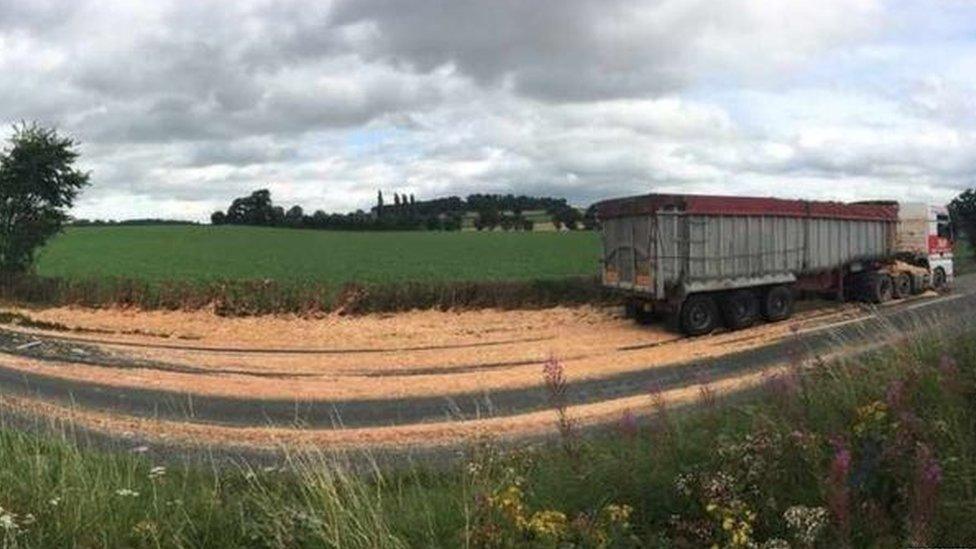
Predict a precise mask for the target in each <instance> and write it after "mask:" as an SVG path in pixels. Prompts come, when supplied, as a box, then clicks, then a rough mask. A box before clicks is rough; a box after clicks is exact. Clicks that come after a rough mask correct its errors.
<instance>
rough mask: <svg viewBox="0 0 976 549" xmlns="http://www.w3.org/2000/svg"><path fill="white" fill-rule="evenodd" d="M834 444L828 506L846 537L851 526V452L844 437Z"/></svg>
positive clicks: (828, 485) (828, 481)
mask: <svg viewBox="0 0 976 549" xmlns="http://www.w3.org/2000/svg"><path fill="white" fill-rule="evenodd" d="M833 444H834V457H833V459H832V460H831V463H830V472H829V474H828V477H827V490H828V495H827V507H828V508H829V509H830V513H831V515H833V517H834V520H835V521H837V524H838V526H839V528H840V531H841V533H842V534H843V535H844V536H845V538H846V536H847V533H848V532H849V528H850V489H849V488H848V486H847V482H848V478H849V477H850V474H851V452H850V450H848V449H847V445H846V444H845V443H844V441H843V440H842V439H839V438H838V439H835V440H834V441H833Z"/></svg>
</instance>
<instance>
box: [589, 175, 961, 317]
mask: <svg viewBox="0 0 976 549" xmlns="http://www.w3.org/2000/svg"><path fill="white" fill-rule="evenodd" d="M597 216H598V219H599V220H600V223H601V225H602V240H603V258H602V261H601V263H602V269H601V277H602V283H603V285H604V286H606V287H609V288H613V289H614V290H616V291H619V292H621V293H623V294H624V295H625V298H626V303H627V305H626V306H627V311H628V313H629V314H631V315H633V316H634V317H635V318H637V319H638V321H642V322H643V321H646V320H649V319H650V318H652V316H653V315H655V314H657V313H662V312H663V313H667V314H670V315H671V317H672V318H673V319H674V320H675V321H676V324H677V327H678V328H679V329H680V330H681V331H682V332H684V333H686V334H688V335H702V334H706V333H709V332H711V331H713V330H714V329H716V328H718V327H719V326H722V325H724V326H725V327H727V328H729V329H732V330H736V329H741V328H746V327H748V326H751V325H752V324H754V323H755V322H757V321H759V319H765V320H767V321H779V320H783V319H786V318H789V317H790V316H791V315H792V313H793V304H794V301H795V299H796V297H797V296H798V295H799V294H800V293H818V294H829V295H830V296H832V297H834V298H836V299H838V300H862V301H868V302H872V303H882V302H885V301H888V300H891V299H901V298H904V297H907V296H909V295H912V294H918V293H921V292H923V291H925V290H928V289H936V290H943V289H945V288H948V286H949V285H950V284H951V282H952V278H953V271H952V240H953V238H952V231H951V225H950V223H949V214H948V210H947V208H946V207H945V206H933V205H928V204H917V203H899V202H893V201H873V202H854V203H842V202H824V201H812V200H784V199H778V198H758V197H741V196H705V195H690V194H686V195H678V194H649V195H642V196H634V197H628V198H619V199H614V200H607V201H604V202H600V203H599V204H597Z"/></svg>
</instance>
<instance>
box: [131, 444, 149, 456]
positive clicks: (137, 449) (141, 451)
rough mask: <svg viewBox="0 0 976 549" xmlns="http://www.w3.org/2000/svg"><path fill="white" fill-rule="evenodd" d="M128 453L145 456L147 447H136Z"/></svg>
mask: <svg viewBox="0 0 976 549" xmlns="http://www.w3.org/2000/svg"><path fill="white" fill-rule="evenodd" d="M130 451H131V452H132V453H133V454H145V453H146V452H148V451H149V447H148V446H136V447H135V448H133V449H132V450H130Z"/></svg>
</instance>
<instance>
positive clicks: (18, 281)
mask: <svg viewBox="0 0 976 549" xmlns="http://www.w3.org/2000/svg"><path fill="white" fill-rule="evenodd" d="M0 300H3V301H7V302H12V303H20V304H26V305H41V306H62V305H75V306H83V307H94V308H103V307H136V308H139V309H143V310H189V311H193V310H201V309H211V310H213V311H214V312H216V313H217V314H220V315H225V316H247V315H261V314H278V313H292V314H315V313H330V312H341V313H346V314H362V313H374V312H394V311H408V310H412V309H439V310H458V309H485V308H497V309H533V308H547V307H555V306H559V305H580V304H586V303H590V304H611V303H617V301H618V300H619V298H618V297H616V296H614V295H613V294H612V293H611V292H608V291H607V290H605V289H604V288H602V287H601V286H600V285H599V283H598V282H597V280H596V279H595V278H591V277H576V278H563V279H541V280H528V281H481V282H463V281H462V282H450V281H427V282H420V281H418V282H391V283H385V284H369V285H363V284H352V283H349V284H344V285H339V286H334V285H330V284H326V283H321V282H316V281H305V282H299V281H285V282H278V281H274V280H225V281H195V280H182V281H173V282H150V281H145V280H138V279H122V278H92V279H62V278H49V277H41V276H36V275H28V276H17V277H7V278H6V279H4V280H0Z"/></svg>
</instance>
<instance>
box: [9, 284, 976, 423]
mask: <svg viewBox="0 0 976 549" xmlns="http://www.w3.org/2000/svg"><path fill="white" fill-rule="evenodd" d="M973 310H976V295H973V294H965V295H959V296H953V297H952V298H951V299H950V300H946V298H942V299H939V300H935V301H931V302H927V303H924V304H923V303H918V304H916V306H915V307H913V308H912V309H907V310H906V309H901V308H897V307H887V308H883V309H877V310H876V311H875V312H874V314H872V315H871V316H869V317H866V318H863V319H859V320H858V321H856V322H844V323H841V325H839V326H826V327H822V328H818V329H813V330H810V331H808V332H805V333H798V334H796V335H795V336H793V337H792V338H790V339H788V340H785V341H778V342H775V343H772V344H770V345H766V346H763V347H758V348H754V349H749V350H745V351H740V352H737V353H734V354H730V355H725V356H719V357H713V358H708V359H702V360H691V361H683V362H677V363H673V364H668V365H660V366H654V367H651V368H646V369H643V370H639V371H633V372H626V373H621V374H616V375H613V376H609V377H605V378H600V379H590V380H580V381H576V382H570V384H569V386H568V391H567V395H568V402H567V404H569V405H577V404H587V403H593V402H599V401H601V400H609V399H613V398H620V397H625V396H633V395H639V394H641V393H643V392H646V391H647V390H648V388H649V387H654V388H655V389H656V390H670V389H676V388H681V387H685V386H688V385H691V384H697V383H700V382H702V381H703V380H709V381H711V380H715V381H718V380H722V379H727V378H729V377H734V376H737V375H743V374H745V373H747V372H750V371H754V370H756V369H762V368H766V367H769V366H772V365H777V364H782V363H783V361H784V357H787V356H791V354H796V352H797V350H803V351H805V352H807V353H812V354H820V353H824V352H827V351H831V350H834V349H836V348H837V347H838V345H839V344H841V342H843V344H846V345H859V344H868V343H875V342H877V340H878V334H879V333H882V334H884V333H910V332H915V331H917V330H918V329H919V324H920V322H925V319H926V318H927V315H940V316H942V317H943V318H944V320H949V321H952V320H957V321H958V320H962V321H965V320H967V319H968V318H970V317H971V315H972V312H973ZM928 325H929V326H931V327H936V326H937V325H936V324H935V323H933V322H929V324H928ZM886 331H887V332H886ZM0 366H2V365H0ZM0 389H2V390H4V391H10V392H13V393H16V394H20V395H23V396H28V397H36V398H41V399H46V400H53V401H57V402H61V403H69V402H70V403H73V404H74V405H78V406H82V407H85V408H92V409H96V410H102V411H108V412H114V413H123V414H129V415H135V416H142V417H158V418H165V419H173V420H180V421H190V422H205V423H214V424H220V425H235V426H267V425H269V424H270V425H294V424H300V425H303V426H308V427H333V426H339V425H341V426H346V427H368V426H387V425H401V424H412V423H423V422H431V421H440V420H444V419H445V418H451V419H458V418H472V417H477V416H479V415H484V414H485V413H486V411H488V412H490V413H491V414H493V415H495V416H499V415H501V416H508V415H517V414H522V413H526V412H531V411H535V410H539V409H540V408H543V407H545V406H546V405H547V402H546V396H545V394H544V391H543V390H541V389H540V388H538V387H531V388H522V389H511V390H502V391H496V392H492V393H464V394H457V395H450V396H436V397H407V398H396V397H395V396H392V395H391V397H390V398H378V399H368V400H346V401H343V400H335V401H326V400H303V399H291V400H285V399H277V400H257V399H246V398H230V397H216V396H200V395H191V394H184V393H178V392H173V391H165V390H156V389H146V388H120V387H113V386H108V385H103V384H98V383H91V382H85V381H67V380H64V379H61V378H57V377H55V376H48V375H45V374H34V373H29V374H28V373H24V372H20V371H15V370H12V369H8V368H2V367H0Z"/></svg>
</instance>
